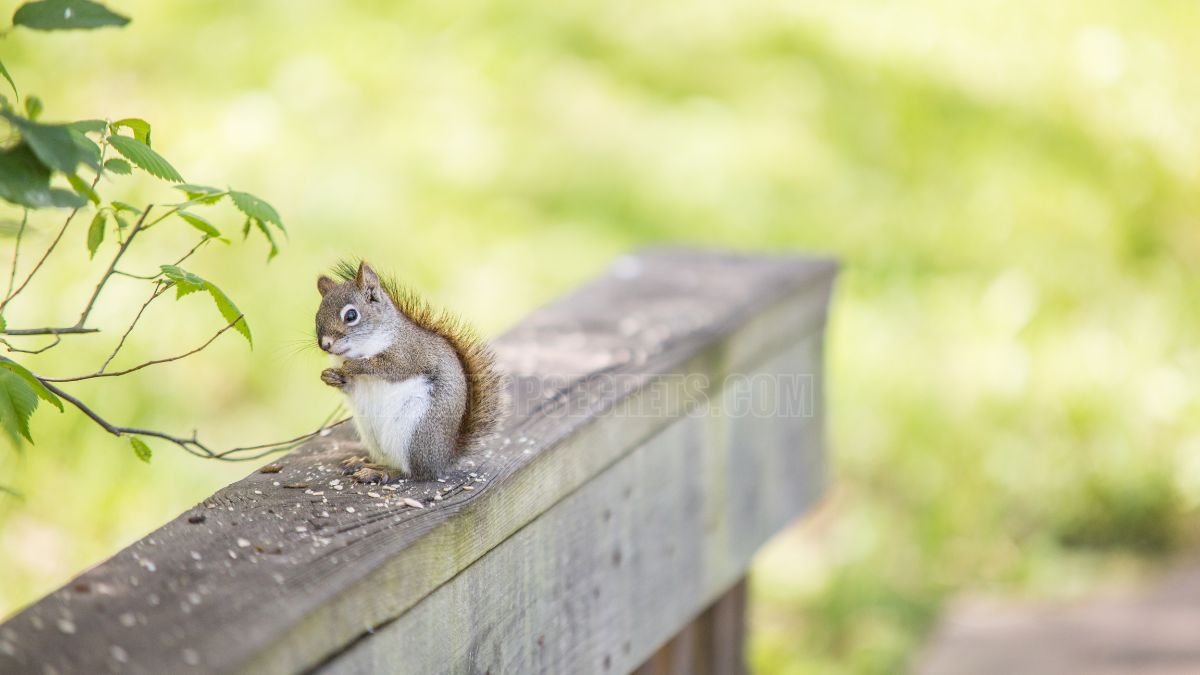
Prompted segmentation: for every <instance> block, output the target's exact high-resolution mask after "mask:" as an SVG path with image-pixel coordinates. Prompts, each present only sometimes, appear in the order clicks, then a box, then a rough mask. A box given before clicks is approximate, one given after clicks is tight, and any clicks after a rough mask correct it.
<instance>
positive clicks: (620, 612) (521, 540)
mask: <svg viewBox="0 0 1200 675" xmlns="http://www.w3.org/2000/svg"><path fill="white" fill-rule="evenodd" d="M818 345H819V339H818V338H817V337H816V336H810V337H808V338H806V339H804V340H802V341H801V342H800V344H798V345H796V346H795V347H793V348H792V349H791V350H788V351H787V352H785V353H784V354H782V355H778V356H776V357H775V358H773V359H771V360H769V361H768V362H767V363H765V364H762V365H761V369H756V370H757V372H761V373H809V372H812V367H813V359H814V358H815V355H816V354H817V353H818ZM717 393H718V394H719V395H715V396H714V397H713V399H712V401H711V404H712V405H711V411H710V412H708V414H704V415H694V416H685V417H681V418H678V419H677V420H676V421H675V422H674V423H672V424H671V425H669V426H667V427H665V428H664V429H662V430H661V431H659V432H658V433H657V434H656V435H655V436H654V437H652V438H650V439H648V440H647V441H646V442H644V443H642V444H641V445H640V446H638V447H637V448H635V449H634V450H633V451H632V452H630V453H629V454H628V455H626V456H624V457H622V458H621V459H620V460H619V461H618V462H616V463H615V464H613V465H611V466H610V467H608V468H607V469H605V470H603V471H602V472H601V473H599V474H598V475H597V476H595V477H594V478H592V479H591V480H590V481H588V482H587V483H586V484H584V485H582V486H581V487H580V488H579V489H578V490H576V491H575V492H574V493H572V494H571V495H569V496H567V497H566V498H564V499H563V500H562V501H560V502H559V503H557V504H555V505H554V506H553V508H551V509H549V510H547V511H546V512H545V513H542V514H541V515H540V516H538V517H537V518H536V519H535V520H534V521H533V522H531V523H529V524H528V525H526V526H525V527H524V528H522V529H521V530H520V531H518V532H517V533H516V534H514V535H513V536H512V537H510V538H508V539H507V540H505V541H504V542H503V543H501V544H500V545H498V546H497V547H496V548H494V549H492V550H491V551H489V552H488V553H487V554H485V555H484V556H483V557H482V558H480V559H479V560H478V561H476V562H475V563H474V564H473V565H471V566H470V567H468V568H467V569H465V570H463V571H462V572H460V573H459V574H458V575H457V576H455V577H454V578H453V579H451V580H450V581H448V582H446V583H445V584H443V585H442V586H441V587H440V588H438V589H437V590H436V591H434V592H433V593H432V594H430V595H429V596H428V597H426V598H425V599H424V600H422V601H421V603H420V605H418V606H416V607H413V608H412V609H410V610H409V611H408V612H406V613H405V614H404V615H403V616H401V617H400V618H399V619H397V620H396V621H394V622H392V623H390V624H388V625H386V626H383V627H380V628H378V629H377V630H376V632H375V634H374V635H372V636H370V637H368V638H366V639H364V640H362V641H360V642H359V643H358V644H356V645H355V646H354V649H352V650H348V651H347V652H346V653H344V654H343V655H341V656H340V657H339V658H337V659H335V660H333V661H332V662H331V663H330V664H328V669H329V671H330V672H332V673H378V672H393V673H434V672H454V673H484V672H492V673H576V672H597V673H600V672H614V673H621V672H628V671H630V670H632V669H634V668H635V667H637V666H638V664H640V663H642V662H643V661H645V660H646V659H647V658H648V657H649V656H650V655H651V654H653V652H654V651H655V650H656V649H657V648H658V647H659V646H660V645H662V644H663V643H664V642H666V641H667V640H668V639H670V638H671V637H672V636H673V635H675V633H676V632H677V631H678V630H679V629H680V628H681V627H683V626H684V625H686V624H687V623H689V622H690V621H691V620H692V618H693V617H695V616H696V615H697V614H699V613H700V612H701V611H702V610H703V609H704V608H705V607H707V606H708V605H709V604H710V603H712V602H713V601H714V600H715V599H716V598H717V597H719V596H720V595H721V594H722V593H723V592H724V591H725V590H727V589H728V588H729V587H730V586H731V585H733V584H735V583H736V582H737V580H738V579H740V578H741V577H742V576H743V575H744V574H745V570H746V568H747V566H748V565H749V561H750V558H751V556H752V555H753V554H754V551H755V550H757V549H758V547H759V546H760V545H761V544H762V543H763V542H765V541H766V539H767V538H768V537H770V536H771V535H772V534H774V533H775V532H776V531H778V530H779V529H781V528H782V527H783V526H784V525H785V524H786V523H787V522H788V521H789V520H791V519H792V518H793V517H794V516H795V515H796V514H798V513H800V512H802V511H803V510H804V509H805V507H807V506H808V505H809V504H811V503H812V501H813V500H814V499H815V498H816V496H817V495H818V494H819V493H820V489H821V485H822V479H823V474H822V472H820V471H819V470H816V469H817V468H818V466H816V459H817V453H816V452H815V450H816V449H817V448H819V447H820V438H819V434H820V427H819V424H817V418H815V417H802V416H797V417H784V418H780V417H756V416H753V415H747V416H732V415H728V414H722V411H730V410H734V409H736V405H735V403H734V401H733V400H732V399H733V398H734V397H735V396H737V395H738V392H737V391H735V390H734V387H732V386H731V387H729V388H726V389H724V390H720V391H718V392H717ZM398 654H402V655H403V658H397V655H398Z"/></svg>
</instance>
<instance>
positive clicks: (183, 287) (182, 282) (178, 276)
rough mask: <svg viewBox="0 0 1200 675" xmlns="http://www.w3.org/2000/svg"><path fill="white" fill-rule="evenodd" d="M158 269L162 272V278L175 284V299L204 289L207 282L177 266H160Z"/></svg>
mask: <svg viewBox="0 0 1200 675" xmlns="http://www.w3.org/2000/svg"><path fill="white" fill-rule="evenodd" d="M159 269H161V270H162V273H163V276H165V277H166V278H168V279H170V280H171V281H173V282H175V298H176V299H179V298H182V297H183V296H185V295H188V294H189V293H195V292H196V291H202V290H204V289H205V284H206V283H207V282H206V281H204V279H201V278H200V277H199V276H197V275H195V274H192V273H191V272H188V271H187V270H185V269H183V268H181V267H179V266H177V265H161V266H159Z"/></svg>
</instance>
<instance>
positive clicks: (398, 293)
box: [333, 261, 504, 453]
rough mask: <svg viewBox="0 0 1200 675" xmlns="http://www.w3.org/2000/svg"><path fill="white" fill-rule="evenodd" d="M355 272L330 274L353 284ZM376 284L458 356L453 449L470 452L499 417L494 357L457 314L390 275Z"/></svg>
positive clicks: (345, 264)
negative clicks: (462, 399)
mask: <svg viewBox="0 0 1200 675" xmlns="http://www.w3.org/2000/svg"><path fill="white" fill-rule="evenodd" d="M358 269H359V264H358V263H351V262H349V261H342V262H339V263H338V264H337V266H336V267H335V268H334V270H333V273H334V275H335V276H336V277H337V278H338V279H340V280H341V281H343V282H346V281H353V280H354V279H355V277H356V275H357V273H358ZM380 281H381V283H382V285H383V289H384V291H385V292H386V293H387V294H388V297H389V298H391V300H392V304H394V305H395V306H396V308H397V309H398V310H400V313H401V314H403V315H404V316H406V317H408V319H409V320H410V321H412V322H413V323H414V324H416V325H417V326H419V327H421V328H423V329H425V330H427V331H429V332H431V333H433V334H435V335H438V336H440V337H441V338H443V339H444V340H445V341H446V342H448V343H449V344H450V347H451V348H452V349H453V350H454V353H455V355H457V356H458V361H459V363H460V364H461V365H462V369H463V373H464V375H466V381H467V406H466V412H465V413H464V414H463V419H462V423H461V424H460V425H459V430H458V439H457V442H456V443H455V447H456V451H457V452H458V453H463V452H466V451H468V450H471V449H472V448H474V447H475V446H476V445H478V443H479V442H480V441H481V440H482V439H483V438H485V437H486V436H488V435H489V434H491V433H493V432H494V431H495V430H496V427H497V425H498V424H499V422H500V418H501V416H502V414H503V410H504V386H503V378H502V377H501V375H500V373H499V371H497V370H496V366H495V356H494V355H493V354H492V351H491V350H490V349H489V348H488V346H487V343H485V342H484V341H483V340H482V339H481V338H480V337H479V335H478V334H477V333H475V331H474V330H472V329H471V327H470V326H469V325H467V324H466V322H464V321H463V320H462V319H461V318H460V317H458V316H457V315H455V314H453V313H451V312H449V311H447V310H437V309H435V308H434V307H433V306H432V305H430V304H429V303H428V302H427V301H425V300H424V299H423V298H421V297H420V296H418V295H417V294H416V292H414V291H413V290H412V289H410V288H408V287H405V286H401V285H400V284H399V283H397V282H396V280H395V279H394V278H392V277H390V276H382V275H381V277H380Z"/></svg>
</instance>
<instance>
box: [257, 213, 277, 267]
mask: <svg viewBox="0 0 1200 675" xmlns="http://www.w3.org/2000/svg"><path fill="white" fill-rule="evenodd" d="M254 224H255V226H257V227H258V231H259V232H262V233H263V236H264V237H266V238H267V243H269V244H270V245H271V250H270V252H268V253H267V262H271V259H272V258H274V257H275V256H277V255H279V246H277V245H276V244H275V237H274V235H272V234H271V230H270V229H268V228H267V224H266V223H264V222H263V221H261V220H258V219H255V220H254Z"/></svg>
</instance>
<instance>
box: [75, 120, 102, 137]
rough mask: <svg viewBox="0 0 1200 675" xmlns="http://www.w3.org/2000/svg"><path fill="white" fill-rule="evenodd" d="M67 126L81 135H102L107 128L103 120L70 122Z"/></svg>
mask: <svg viewBox="0 0 1200 675" xmlns="http://www.w3.org/2000/svg"><path fill="white" fill-rule="evenodd" d="M67 126H69V127H71V128H72V129H74V130H76V131H78V132H79V133H83V134H102V133H104V130H105V129H107V128H108V122H105V121H104V120H79V121H78V122H71V123H69V124H67Z"/></svg>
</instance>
